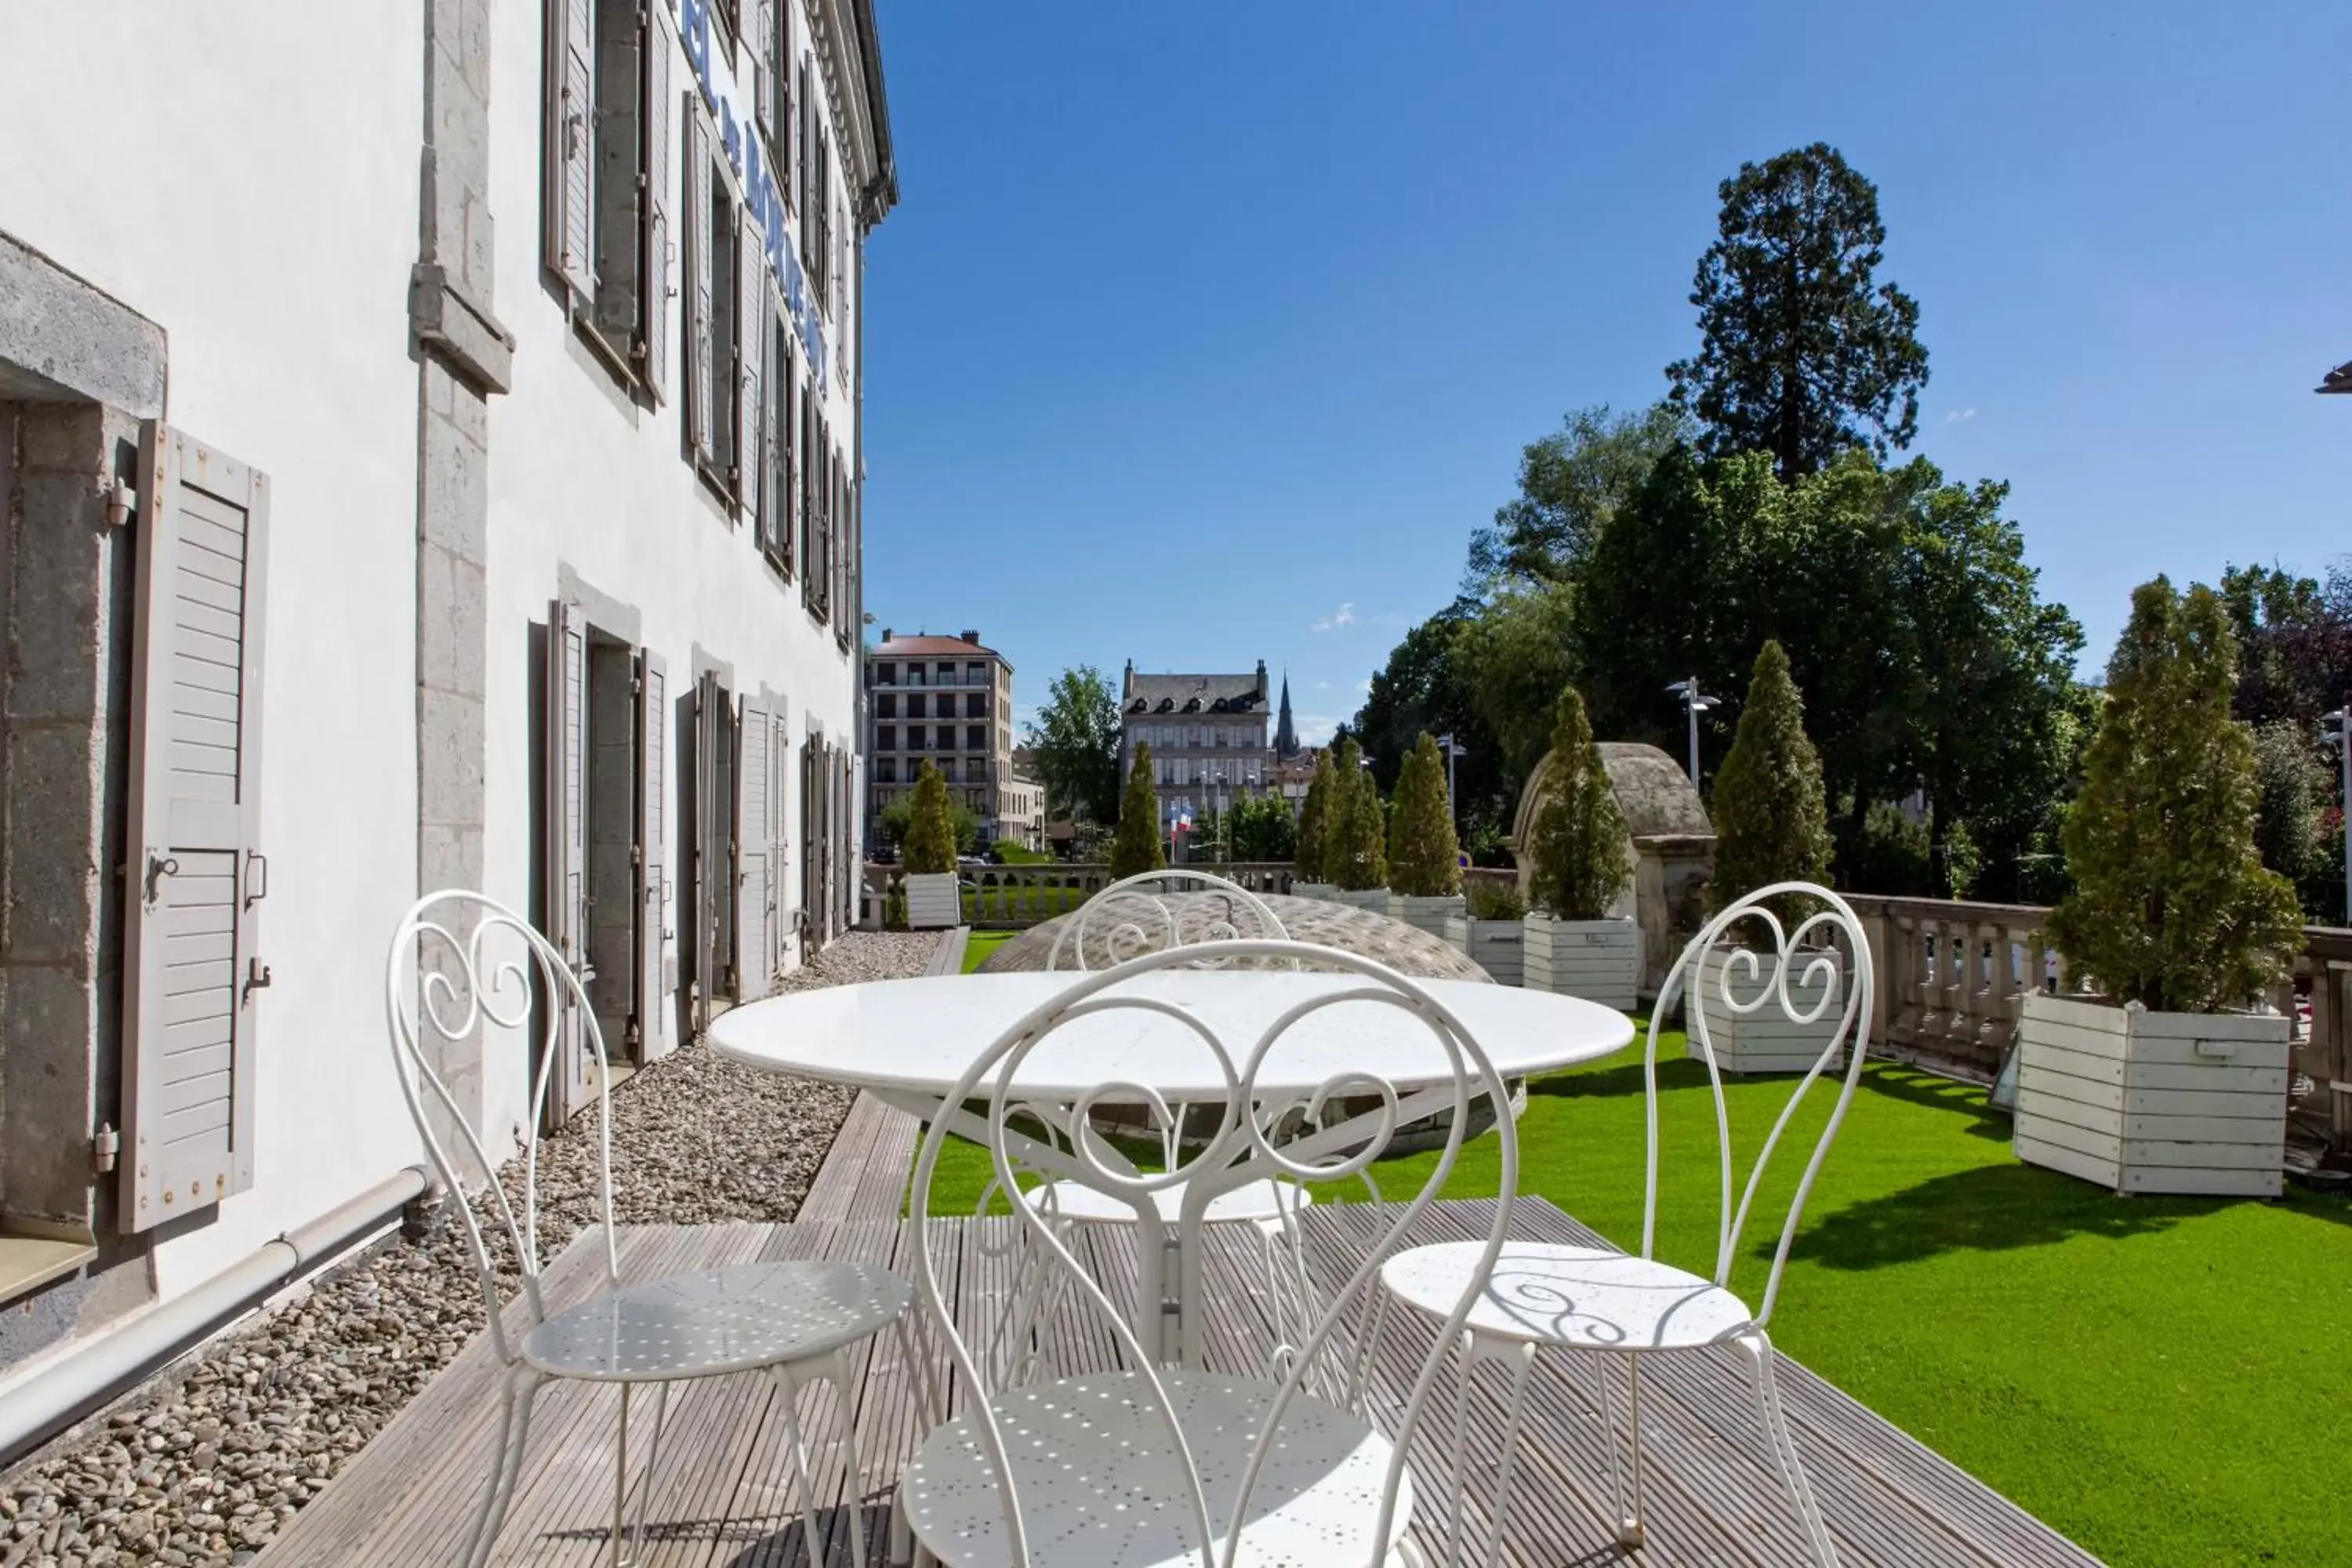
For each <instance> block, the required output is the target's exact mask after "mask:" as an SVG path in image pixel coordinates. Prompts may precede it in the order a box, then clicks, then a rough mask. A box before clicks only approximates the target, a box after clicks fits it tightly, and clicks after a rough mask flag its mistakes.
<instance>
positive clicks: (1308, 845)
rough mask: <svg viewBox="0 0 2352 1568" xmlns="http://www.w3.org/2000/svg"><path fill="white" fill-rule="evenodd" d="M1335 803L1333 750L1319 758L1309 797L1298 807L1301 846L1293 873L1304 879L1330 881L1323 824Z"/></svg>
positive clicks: (1317, 755)
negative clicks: (1333, 792)
mask: <svg viewBox="0 0 2352 1568" xmlns="http://www.w3.org/2000/svg"><path fill="white" fill-rule="evenodd" d="M1330 804H1331V752H1330V750H1329V748H1328V747H1327V748H1325V749H1324V750H1323V751H1321V752H1318V753H1317V754H1316V757H1315V776H1314V777H1313V778H1311V779H1309V780H1308V781H1307V798H1306V800H1305V801H1303V802H1301V803H1300V805H1299V807H1298V847H1297V856H1296V858H1295V859H1294V860H1293V862H1292V868H1291V869H1292V874H1293V875H1294V876H1295V877H1296V878H1297V880H1299V881H1301V882H1321V881H1327V880H1328V878H1326V877H1325V876H1324V875H1323V824H1324V822H1325V820H1326V818H1327V816H1328V811H1329V807H1330Z"/></svg>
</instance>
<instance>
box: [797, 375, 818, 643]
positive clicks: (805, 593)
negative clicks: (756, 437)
mask: <svg viewBox="0 0 2352 1568" xmlns="http://www.w3.org/2000/svg"><path fill="white" fill-rule="evenodd" d="M800 390H801V395H800V409H799V413H798V415H797V422H798V425H799V427H800V442H799V446H800V453H799V458H800V482H799V483H798V484H797V485H795V486H794V487H793V494H794V495H795V496H796V497H797V498H798V510H799V511H800V524H801V559H800V568H801V603H802V605H804V606H806V607H807V608H809V609H814V608H816V579H817V556H816V506H815V503H814V500H813V499H812V496H811V492H810V489H809V479H810V475H811V470H813V469H814V468H815V466H816V448H815V446H814V443H813V441H812V440H811V437H813V436H814V434H815V427H814V424H813V422H812V421H813V419H814V415H813V413H812V409H813V408H814V403H813V402H812V401H811V396H812V393H811V386H810V384H809V383H808V382H806V381H803V382H802V383H801V389H800Z"/></svg>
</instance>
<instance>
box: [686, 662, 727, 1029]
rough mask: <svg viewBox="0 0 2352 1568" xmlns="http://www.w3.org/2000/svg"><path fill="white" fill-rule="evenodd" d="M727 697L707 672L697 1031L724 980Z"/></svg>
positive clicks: (699, 698) (699, 783) (698, 806)
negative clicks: (723, 737) (722, 739)
mask: <svg viewBox="0 0 2352 1568" xmlns="http://www.w3.org/2000/svg"><path fill="white" fill-rule="evenodd" d="M726 706H727V703H726V699H725V698H724V696H723V695H721V693H720V691H719V678H718V677H717V676H715V675H712V674H710V673H709V671H705V672H704V673H703V675H702V676H701V677H700V679H698V680H697V681H696V682H695V686H694V842H693V843H692V844H691V845H689V846H688V851H689V852H690V853H691V854H692V855H693V857H694V862H693V865H694V874H693V889H694V1021H695V1027H696V1028H697V1029H702V1028H706V1027H708V1026H709V1023H710V1012H711V1006H710V1005H711V1002H712V1001H713V999H714V998H715V997H716V996H717V994H718V993H719V989H720V985H721V983H722V979H723V977H722V976H721V975H720V973H719V968H720V954H721V952H722V949H721V947H720V943H719V919H720V916H721V913H722V910H727V909H729V908H730V901H729V900H728V898H727V889H728V886H729V884H730V881H731V878H730V874H729V870H728V865H727V853H726V840H727V833H726V812H725V802H723V801H722V800H721V799H720V798H719V779H720V777H721V772H720V767H719V731H721V729H722V728H724V727H725V725H726V724H727V722H728V716H727V714H726V712H725V709H726Z"/></svg>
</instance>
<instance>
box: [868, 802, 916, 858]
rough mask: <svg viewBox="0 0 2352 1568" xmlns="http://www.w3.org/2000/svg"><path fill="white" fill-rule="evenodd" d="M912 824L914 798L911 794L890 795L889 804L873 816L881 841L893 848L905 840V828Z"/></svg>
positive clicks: (913, 822)
mask: <svg viewBox="0 0 2352 1568" xmlns="http://www.w3.org/2000/svg"><path fill="white" fill-rule="evenodd" d="M914 825H915V800H914V797H913V796H912V795H892V796H891V797H890V804H889V805H886V806H884V807H883V808H882V810H881V812H880V814H879V815H877V816H876V817H875V818H874V826H875V829H876V831H877V832H878V833H880V834H881V836H882V842H883V843H885V844H887V845H889V846H890V847H892V848H894V849H895V848H897V847H898V846H900V845H902V844H904V843H906V842H907V830H908V828H910V827H912V826H914Z"/></svg>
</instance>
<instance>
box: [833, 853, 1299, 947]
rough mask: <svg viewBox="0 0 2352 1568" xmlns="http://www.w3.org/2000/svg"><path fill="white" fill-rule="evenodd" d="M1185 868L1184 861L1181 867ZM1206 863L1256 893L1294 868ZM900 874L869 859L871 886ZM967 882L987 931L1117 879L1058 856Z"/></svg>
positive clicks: (1012, 926) (1060, 911)
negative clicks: (1045, 862) (1043, 861)
mask: <svg viewBox="0 0 2352 1568" xmlns="http://www.w3.org/2000/svg"><path fill="white" fill-rule="evenodd" d="M1175 869H1177V870H1180V871H1181V870H1182V869H1183V868H1182V867H1181V866H1179V867H1177V868H1175ZM1200 869H1201V870H1202V871H1203V872H1206V873H1209V874H1211V875H1213V876H1218V877H1223V878H1224V879H1226V880H1227V881H1229V882H1238V883H1240V884H1241V885H1242V886H1243V887H1244V888H1246V889H1249V890H1250V891H1251V892H1253V893H1287V892H1289V891H1290V878H1291V869H1290V863H1289V862H1288V861H1286V860H1285V861H1276V860H1228V861H1221V862H1208V861H1203V862H1202V863H1201V866H1200ZM897 874H898V868H896V867H893V866H877V865H869V866H868V867H867V868H866V884H867V886H868V887H869V888H873V889H887V888H888V887H889V885H890V882H891V879H892V878H894V877H895V876H896V875H897ZM958 875H960V876H961V878H962V879H963V884H964V890H963V912H964V920H965V922H966V923H967V924H970V925H971V926H973V927H976V928H978V929H980V930H982V931H1020V930H1024V929H1026V928H1027V927H1030V926H1034V925H1042V924H1043V923H1045V921H1049V920H1052V919H1053V918H1054V917H1055V916H1056V915H1066V914H1067V913H1069V912H1070V911H1071V910H1075V909H1076V908H1077V907H1078V906H1079V905H1080V904H1083V903H1085V902H1086V901H1087V900H1088V899H1090V898H1093V897H1094V896H1095V895H1096V894H1097V893H1098V892H1100V891H1102V890H1103V889H1105V888H1108V887H1109V886H1110V885H1111V883H1112V882H1113V881H1115V880H1117V879H1116V878H1114V877H1112V875H1111V874H1110V868H1109V867H1108V866H1107V865H1104V864H1103V863H1101V862H1099V861H1056V862H1055V863H1054V864H1051V865H1039V866H967V867H965V868H962V869H961V871H960V872H959V873H958Z"/></svg>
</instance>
